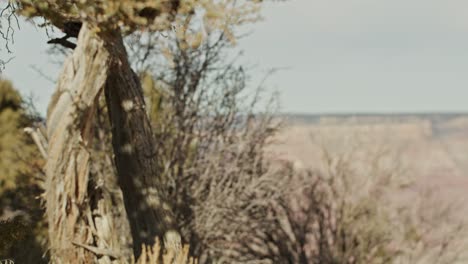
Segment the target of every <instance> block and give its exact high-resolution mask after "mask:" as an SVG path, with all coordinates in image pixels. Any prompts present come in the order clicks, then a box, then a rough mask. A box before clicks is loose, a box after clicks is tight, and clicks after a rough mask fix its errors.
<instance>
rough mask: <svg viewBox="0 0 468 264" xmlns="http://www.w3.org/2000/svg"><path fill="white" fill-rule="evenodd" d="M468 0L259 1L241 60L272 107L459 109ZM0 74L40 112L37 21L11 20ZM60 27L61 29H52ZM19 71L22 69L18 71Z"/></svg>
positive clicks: (45, 89)
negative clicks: (263, 81) (11, 37)
mask: <svg viewBox="0 0 468 264" xmlns="http://www.w3.org/2000/svg"><path fill="white" fill-rule="evenodd" d="M463 10H468V2H466V1H461V0H454V1H443V2H442V1H435V0H413V1H404V0H395V1H378V2H377V1H373V0H348V1H346V2H343V1H338V0H289V1H285V2H280V3H268V4H266V5H265V8H264V10H263V12H262V13H263V16H264V18H265V19H264V21H262V22H260V23H257V24H255V25H253V26H249V27H248V28H245V30H246V31H247V30H249V31H250V30H252V32H253V33H252V34H251V35H250V36H248V37H246V38H245V39H242V40H240V43H239V49H241V50H244V56H243V59H242V62H243V63H245V64H247V65H257V66H258V67H257V68H256V69H255V70H254V71H253V72H252V75H253V81H254V83H253V85H254V84H255V82H258V81H259V80H260V78H261V77H263V75H264V73H265V72H266V71H267V69H269V68H283V69H284V70H281V71H279V72H278V73H277V74H275V75H274V76H272V77H271V78H270V79H269V81H268V82H267V86H268V87H270V88H271V89H272V90H276V91H278V92H279V93H280V94H281V107H282V108H281V110H282V111H281V112H283V113H296V114H321V113H322V114H326V113H346V114H348V113H434V112H435V113H451V112H468V103H466V98H468V89H467V87H468V75H466V71H467V70H468V49H467V48H466V47H468V18H467V17H466V16H465V14H464V13H463ZM20 26H21V30H18V31H17V32H16V34H15V43H14V44H13V45H11V47H12V50H13V51H14V53H13V54H7V53H6V52H5V49H4V47H3V45H2V47H1V49H2V52H0V56H1V58H3V59H5V58H6V59H7V58H9V57H10V56H14V57H15V58H14V60H13V61H11V62H10V63H9V64H8V65H7V66H6V69H5V71H4V72H3V73H2V77H4V78H7V79H10V80H12V81H13V83H14V85H15V87H17V88H18V89H19V90H20V91H21V93H22V94H24V95H29V94H31V93H32V94H33V95H34V96H35V97H36V100H35V102H36V103H37V107H38V109H39V111H40V112H41V113H42V114H44V113H45V110H46V108H47V104H48V101H49V98H50V95H51V94H52V92H53V91H54V89H55V85H54V84H53V83H52V82H51V81H50V80H47V79H46V78H45V77H43V76H41V74H39V73H38V72H37V71H36V70H34V69H33V68H32V66H33V67H35V68H37V69H40V70H41V71H42V73H43V74H45V75H47V76H49V77H51V78H52V79H56V78H57V76H58V74H59V72H60V68H61V67H60V66H59V65H56V64H53V63H52V62H51V58H50V57H49V56H48V55H47V54H46V50H47V46H48V44H46V42H47V40H48V38H47V35H46V34H45V32H44V30H43V29H39V28H34V26H32V25H31V24H29V23H27V22H25V21H24V20H21V21H20ZM55 34H56V35H58V36H60V35H61V33H60V32H56V33H55ZM26 77H27V78H26Z"/></svg>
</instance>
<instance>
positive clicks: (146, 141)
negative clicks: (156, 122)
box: [46, 24, 181, 263]
mask: <svg viewBox="0 0 468 264" xmlns="http://www.w3.org/2000/svg"><path fill="white" fill-rule="evenodd" d="M102 90H105V97H106V103H107V108H108V112H109V118H110V121H111V124H112V145H113V150H114V155H115V157H114V159H115V164H116V169H117V175H118V177H117V179H115V178H114V179H112V178H111V179H107V180H105V182H106V184H110V185H111V186H110V188H102V190H101V193H102V195H96V194H95V192H96V191H95V190H93V188H90V186H91V183H92V182H94V181H91V180H90V177H91V176H92V175H93V174H92V173H90V160H91V158H92V157H91V156H90V146H92V140H93V131H92V128H93V118H94V116H95V112H96V109H95V108H96V105H97V100H98V97H99V95H100V93H101V91H102ZM47 125H48V137H49V151H48V161H47V165H46V174H47V182H46V186H47V192H46V200H47V215H48V221H49V232H50V236H51V255H52V257H53V260H54V261H55V262H57V263H77V261H82V263H90V262H99V261H100V262H101V263H108V262H110V261H111V258H110V257H111V256H105V254H103V252H112V253H113V254H112V255H113V257H115V254H114V252H119V253H121V254H122V256H123V257H122V258H127V257H128V254H127V253H126V251H125V249H127V250H128V249H129V248H131V246H128V243H129V241H128V240H125V235H126V229H125V228H122V226H125V223H124V222H123V221H122V220H121V218H119V217H120V216H122V215H124V214H119V213H118V212H115V211H113V210H112V207H113V206H114V207H115V206H116V205H114V204H111V202H110V200H114V199H110V198H115V199H117V200H118V199H119V197H118V196H116V195H115V194H114V193H113V192H105V191H104V190H105V189H114V188H113V186H112V184H113V183H114V182H118V185H119V186H120V189H121V190H122V194H123V201H124V204H125V209H126V213H127V214H126V215H127V217H128V220H127V221H128V222H127V223H129V224H130V229H131V238H132V240H133V250H134V255H135V256H136V257H137V258H138V256H139V255H140V251H141V246H142V244H147V245H152V244H153V243H154V242H155V237H157V236H159V237H163V239H164V243H165V247H169V248H174V249H179V248H180V247H181V238H180V235H179V232H178V231H177V225H176V222H175V219H174V216H173V213H172V211H171V205H170V203H169V202H168V201H167V200H166V199H165V198H164V197H165V193H164V190H162V188H161V184H160V183H159V179H158V175H157V173H156V172H157V168H156V162H155V157H154V153H155V151H154V143H153V134H152V131H151V127H150V122H149V120H148V116H147V115H146V111H145V106H144V99H143V94H142V88H141V84H140V82H139V80H138V77H137V76H136V74H135V73H134V72H133V70H132V69H131V67H130V65H129V63H128V59H127V54H126V51H125V47H124V45H123V41H122V36H121V34H120V33H119V32H100V33H99V34H96V33H93V32H92V30H90V28H89V27H88V25H86V24H84V25H83V27H82V30H81V32H80V35H79V38H78V43H77V47H76V49H75V50H74V53H73V55H72V57H70V58H69V59H68V60H67V62H66V64H65V68H64V70H63V73H62V75H61V78H60V80H59V84H58V87H57V92H56V93H55V95H54V97H53V100H52V102H51V104H50V106H49V109H48V117H47ZM117 207H120V208H122V207H123V206H119V205H118V204H117ZM96 211H97V212H98V213H97V214H96V213H95V212H96ZM119 228H120V230H119ZM72 241H73V243H72ZM90 249H92V250H90ZM96 252H100V254H98V255H97V254H96ZM106 261H107V262H106Z"/></svg>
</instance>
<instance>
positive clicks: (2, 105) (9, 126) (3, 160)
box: [0, 80, 36, 188]
mask: <svg viewBox="0 0 468 264" xmlns="http://www.w3.org/2000/svg"><path fill="white" fill-rule="evenodd" d="M21 104H22V99H21V96H20V95H19V94H18V92H16V91H15V90H14V89H13V87H12V85H11V83H10V82H9V81H6V80H0V124H2V125H1V126H0V168H2V169H1V171H2V175H0V188H13V187H15V184H16V183H15V181H16V179H17V178H18V177H19V176H20V175H24V174H30V173H31V172H32V170H31V164H29V162H30V161H31V160H34V159H33V157H34V156H35V154H36V148H35V146H34V145H33V144H32V143H31V142H30V140H29V138H28V137H27V135H26V134H25V133H24V132H23V131H22V130H23V128H24V126H25V125H26V123H27V118H26V115H25V112H24V111H23V109H22V107H21Z"/></svg>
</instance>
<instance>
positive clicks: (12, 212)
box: [0, 80, 46, 263]
mask: <svg viewBox="0 0 468 264" xmlns="http://www.w3.org/2000/svg"><path fill="white" fill-rule="evenodd" d="M22 103H23V100H22V98H21V96H20V95H19V93H18V92H17V91H16V90H15V89H14V88H13V86H12V84H11V82H9V81H7V80H0V124H1V125H0V208H1V209H2V210H3V212H1V211H0V215H2V217H4V218H9V217H13V218H12V219H10V220H9V221H6V222H2V223H0V229H1V230H0V241H3V242H4V244H2V245H1V247H0V255H1V256H9V257H14V258H15V259H16V260H18V261H22V262H21V263H39V262H40V258H41V256H42V254H43V253H44V250H43V248H42V245H44V243H45V235H46V229H45V223H44V221H43V220H42V213H43V212H42V209H41V206H40V201H39V200H38V199H37V197H38V196H39V195H40V193H41V190H40V188H39V186H38V183H37V181H36V180H35V178H37V176H38V175H39V174H40V168H41V167H42V166H43V164H44V160H43V159H42V158H41V157H40V155H39V153H38V151H37V147H36V146H35V145H34V144H33V142H32V140H31V139H30V138H29V136H28V135H27V134H26V133H25V132H24V131H23V129H24V127H26V126H28V125H29V124H30V123H31V121H30V120H29V118H28V116H27V114H26V111H25V109H24V108H23V105H22ZM18 214H19V215H20V216H18ZM15 216H16V217H15ZM20 218H21V219H20ZM8 230H10V231H8ZM23 247H24V248H26V247H27V248H28V250H29V251H28V254H25V252H24V248H23Z"/></svg>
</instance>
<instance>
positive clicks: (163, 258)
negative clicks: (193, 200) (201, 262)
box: [131, 239, 197, 264]
mask: <svg viewBox="0 0 468 264" xmlns="http://www.w3.org/2000/svg"><path fill="white" fill-rule="evenodd" d="M162 252H163V250H162V247H161V244H160V242H159V240H158V239H156V243H155V244H154V245H153V246H152V247H151V246H145V245H144V246H142V250H141V255H140V257H139V258H138V261H137V262H136V263H135V260H134V258H133V257H132V261H131V263H132V264H158V263H161V264H197V261H196V259H194V258H191V257H189V255H188V254H189V247H188V245H185V246H184V247H183V248H182V250H180V252H174V250H172V249H169V250H167V251H166V252H165V253H162Z"/></svg>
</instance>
